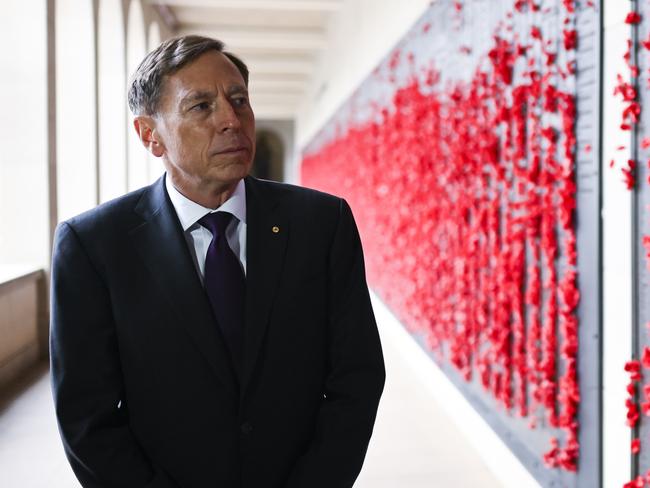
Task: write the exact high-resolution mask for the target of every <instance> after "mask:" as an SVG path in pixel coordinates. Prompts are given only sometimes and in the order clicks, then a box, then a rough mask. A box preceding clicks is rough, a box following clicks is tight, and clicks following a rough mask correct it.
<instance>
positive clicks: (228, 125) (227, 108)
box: [216, 101, 241, 132]
mask: <svg viewBox="0 0 650 488" xmlns="http://www.w3.org/2000/svg"><path fill="white" fill-rule="evenodd" d="M220 105H221V107H220V110H217V111H216V115H217V129H218V130H219V132H225V131H227V130H235V129H236V130H239V129H240V128H241V122H240V121H239V117H238V116H237V112H236V111H235V109H234V108H233V106H232V105H231V104H230V102H229V101H224V102H223V103H221V104H220Z"/></svg>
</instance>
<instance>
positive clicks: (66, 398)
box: [50, 223, 176, 488]
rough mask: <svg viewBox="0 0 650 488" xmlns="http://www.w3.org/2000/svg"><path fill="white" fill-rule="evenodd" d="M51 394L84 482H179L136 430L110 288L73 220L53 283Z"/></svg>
mask: <svg viewBox="0 0 650 488" xmlns="http://www.w3.org/2000/svg"><path fill="white" fill-rule="evenodd" d="M50 358H51V374H52V391H53V395H54V402H55V408H56V416H57V421H58V425H59V432H60V434H61V437H62V440H63V445H64V449H65V452H66V455H67V457H68V460H69V462H70V465H71V466H72V469H73V470H74V472H75V474H76V476H77V478H78V479H79V481H80V482H81V484H82V485H83V486H84V487H93V488H100V487H101V488H105V487H106V488H107V487H114V486H122V487H127V486H128V487H147V488H172V487H174V486H176V485H175V484H174V483H173V482H172V481H171V480H170V479H169V478H168V477H167V476H166V475H165V474H164V473H163V472H161V471H160V470H157V469H156V468H155V467H154V466H152V464H151V462H150V461H149V460H148V459H147V457H146V455H145V454H144V452H143V451H142V449H141V448H140V446H139V445H138V442H137V441H136V439H135V438H134V436H133V434H132V432H131V430H130V429H129V423H128V413H127V411H126V408H125V405H124V403H122V405H120V406H118V404H119V403H120V401H121V400H122V401H123V399H124V388H123V382H122V372H121V368H120V360H119V353H118V347H117V339H116V334H115V327H114V323H113V319H112V314H111V305H110V297H109V292H108V289H107V288H106V286H105V284H104V282H103V280H102V279H101V278H100V276H99V274H98V272H97V270H96V268H95V267H94V266H93V264H92V263H91V260H90V258H89V256H88V254H87V253H86V252H85V250H84V249H83V247H82V243H81V241H80V240H79V237H78V235H77V234H76V233H75V231H74V230H73V228H72V227H71V226H70V225H69V224H68V223H62V224H61V225H59V227H58V228H57V232H56V235H55V239H54V250H53V258H52V282H51V330H50Z"/></svg>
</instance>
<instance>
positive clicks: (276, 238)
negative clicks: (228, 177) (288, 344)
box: [241, 176, 289, 396]
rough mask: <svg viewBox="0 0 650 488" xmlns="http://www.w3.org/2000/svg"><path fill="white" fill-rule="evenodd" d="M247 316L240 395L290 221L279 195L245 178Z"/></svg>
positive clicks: (261, 329)
mask: <svg viewBox="0 0 650 488" xmlns="http://www.w3.org/2000/svg"><path fill="white" fill-rule="evenodd" d="M245 183H246V233H247V235H246V314H245V343H244V368H243V375H242V389H241V393H242V396H243V395H244V394H245V391H246V386H247V385H248V383H249V382H250V379H251V377H252V375H253V372H254V370H255V365H256V363H257V360H258V357H259V354H260V348H261V347H262V342H263V340H264V335H265V333H266V329H267V327H268V322H269V314H270V312H271V306H272V303H273V299H274V297H275V294H276V290H277V288H278V281H279V279H280V275H281V272H282V266H283V263H284V257H285V251H286V245H287V238H288V236H289V219H288V217H287V216H286V215H285V214H283V213H282V212H281V209H280V205H279V197H278V192H271V191H269V188H268V185H269V184H266V183H264V182H261V181H259V180H257V179H255V178H252V177H250V176H248V177H246V179H245Z"/></svg>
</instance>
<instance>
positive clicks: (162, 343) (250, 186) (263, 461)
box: [50, 176, 384, 488]
mask: <svg viewBox="0 0 650 488" xmlns="http://www.w3.org/2000/svg"><path fill="white" fill-rule="evenodd" d="M245 183H246V204H247V248H246V254H247V297H246V300H247V302H246V320H245V359H244V367H243V378H242V382H241V387H238V382H237V381H236V380H235V377H234V374H233V371H232V368H231V365H230V363H229V360H228V355H227V352H226V346H225V344H224V342H223V340H222V339H221V336H220V334H219V333H218V329H217V324H216V322H215V319H214V317H213V315H212V311H211V308H210V305H209V302H208V299H207V296H206V294H205V292H204V290H203V288H202V286H201V282H200V280H199V277H198V274H197V271H196V269H195V267H194V265H193V262H192V259H191V256H190V253H189V249H188V246H187V243H186V241H185V240H184V238H183V234H182V230H181V227H180V223H179V222H178V218H177V216H176V213H175V211H174V208H173V206H172V204H171V202H170V200H169V196H168V195H167V192H166V190H165V187H164V176H163V177H161V178H160V179H159V180H158V181H157V182H155V183H154V184H153V185H151V186H148V187H145V188H142V189H140V190H137V191H134V192H132V193H129V194H128V195H125V196H123V197H121V198H118V199H116V200H113V201H111V202H108V203H106V204H103V205H101V206H99V207H97V208H95V209H93V210H91V211H89V212H86V213H84V214H82V215H79V216H77V217H75V218H72V219H70V220H68V221H66V222H63V223H61V224H60V225H59V226H58V228H57V232H56V237H55V242H54V251H53V262H52V287H51V335H50V351H51V371H52V387H53V394H54V401H55V404H56V415H57V420H58V423H59V429H60V433H61V436H62V439H63V443H64V447H65V451H66V454H67V456H68V459H69V461H70V463H71V465H72V468H73V469H74V471H75V473H76V475H77V477H78V478H79V480H80V481H81V483H82V485H83V486H84V487H102V488H107V487H138V488H140V487H149V488H153V487H156V488H163V487H164V488H170V487H182V488H199V487H201V488H202V487H211V488H233V487H236V488H240V487H241V488H319V487H322V488H343V487H350V486H352V485H353V483H354V480H355V479H356V477H357V475H358V473H359V471H360V469H361V465H362V463H363V459H364V456H365V452H366V449H367V445H368V441H369V439H370V435H371V432H372V428H373V424H374V420H375V414H376V410H377V405H378V401H379V397H380V395H381V392H382V389H383V384H384V364H383V358H382V352H381V346H380V342H379V337H378V334H377V328H376V324H375V320H374V316H373V312H372V309H371V306H370V300H369V297H368V289H367V285H366V281H365V272H364V262H363V255H362V250H361V244H360V241H359V235H358V232H357V228H356V226H355V223H354V219H353V217H352V213H351V211H350V208H349V206H348V204H347V203H346V202H345V200H342V199H340V198H337V197H334V196H331V195H327V194H325V193H321V192H317V191H314V190H308V189H305V188H300V187H297V186H292V185H287V184H280V183H273V182H269V181H264V180H258V179H255V178H253V177H246V179H245ZM274 226H277V227H279V229H280V231H279V232H277V233H274V232H272V228H273V227H274Z"/></svg>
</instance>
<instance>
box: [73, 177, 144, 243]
mask: <svg viewBox="0 0 650 488" xmlns="http://www.w3.org/2000/svg"><path fill="white" fill-rule="evenodd" d="M148 188H149V187H143V188H139V189H137V190H134V191H131V192H129V193H127V194H126V195H122V196H120V197H117V198H113V199H112V200H109V201H107V202H104V203H102V204H100V205H98V206H96V207H94V208H92V209H90V210H86V211H85V212H82V213H80V214H78V215H75V216H74V217H71V218H69V219H67V220H66V221H65V222H64V223H66V224H67V225H69V226H70V227H72V228H73V229H74V230H75V232H77V233H79V234H86V233H93V234H94V233H101V234H104V233H105V232H108V233H112V232H115V231H116V230H119V229H121V228H124V227H125V226H129V225H130V224H131V223H132V222H135V221H136V219H137V215H136V214H135V212H134V211H133V209H134V208H135V206H136V204H137V202H138V201H139V200H140V198H141V197H142V195H143V193H144V192H145V191H147V189H148ZM62 223H63V222H62Z"/></svg>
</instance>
